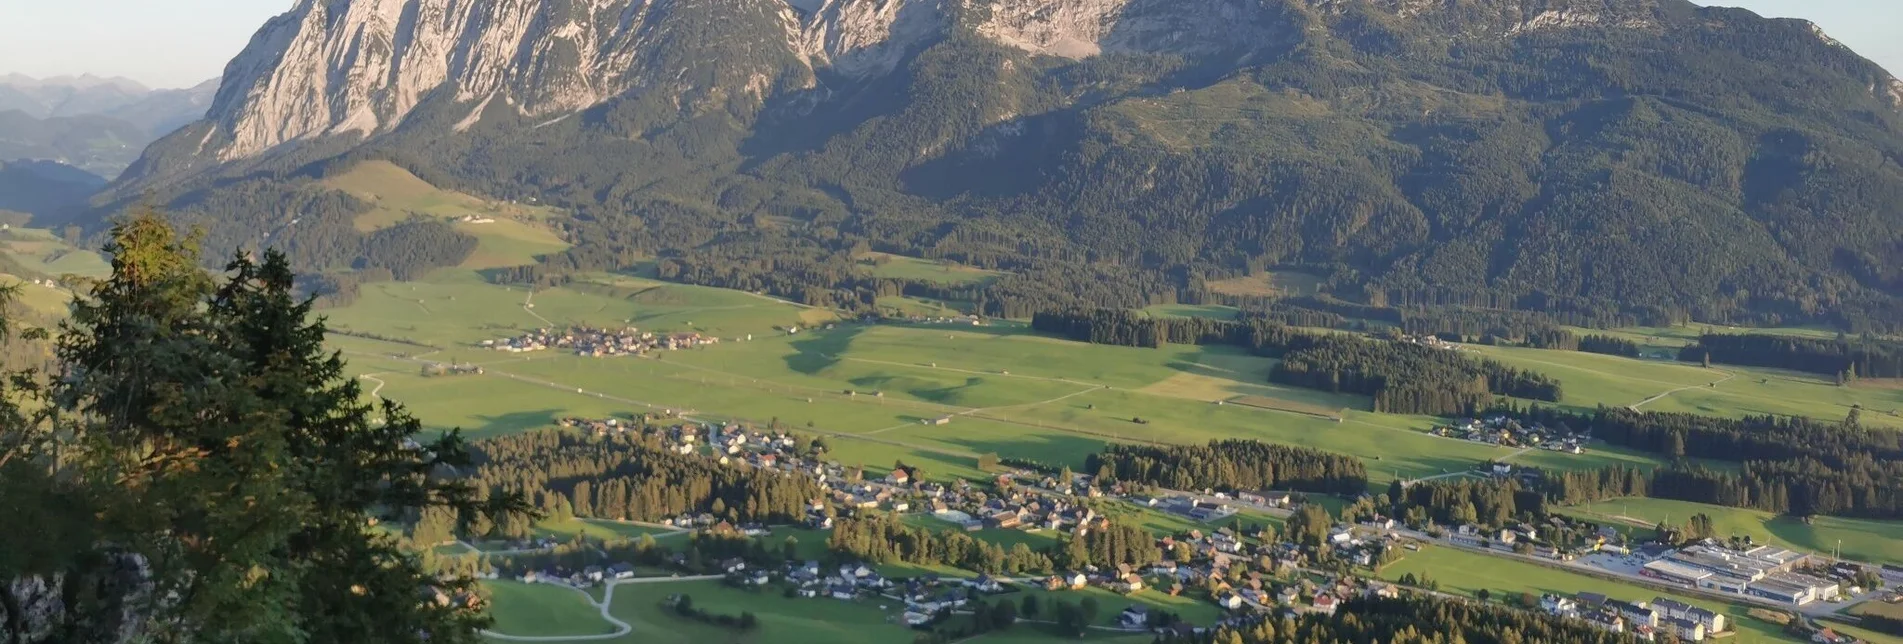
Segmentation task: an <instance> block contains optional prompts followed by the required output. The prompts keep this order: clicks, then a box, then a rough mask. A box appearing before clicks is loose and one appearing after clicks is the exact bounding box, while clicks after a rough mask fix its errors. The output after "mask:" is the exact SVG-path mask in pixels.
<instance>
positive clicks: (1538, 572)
mask: <svg viewBox="0 0 1903 644" xmlns="http://www.w3.org/2000/svg"><path fill="white" fill-rule="evenodd" d="M1409 573H1412V574H1414V575H1415V576H1417V577H1418V576H1421V575H1425V576H1427V577H1428V578H1429V579H1433V580H1434V581H1437V582H1440V590H1441V592H1444V593H1452V594H1456V595H1465V596H1468V597H1474V596H1475V594H1476V593H1477V592H1479V591H1481V590H1486V591H1487V592H1488V593H1490V595H1491V596H1492V600H1493V601H1501V600H1504V599H1507V598H1514V597H1519V596H1520V594H1521V593H1532V594H1533V595H1534V596H1535V597H1538V596H1539V595H1540V594H1542V593H1555V594H1560V595H1566V596H1572V595H1574V594H1576V593H1580V592H1595V593H1601V594H1604V595H1606V596H1607V597H1611V598H1615V599H1623V600H1626V601H1648V602H1649V601H1651V600H1652V598H1653V597H1667V598H1671V599H1676V600H1679V601H1683V602H1686V603H1689V604H1692V605H1694V606H1700V607H1703V608H1706V609H1709V610H1713V611H1717V612H1720V613H1724V614H1725V615H1726V616H1727V617H1729V618H1730V620H1729V621H1731V622H1732V623H1733V624H1735V625H1736V626H1734V628H1735V629H1736V630H1737V631H1738V635H1737V637H1736V638H1734V639H1731V640H1727V641H1731V642H1737V643H1738V644H1760V643H1772V642H1796V641H1800V640H1796V639H1794V638H1791V637H1789V636H1786V635H1784V634H1783V633H1782V632H1780V631H1779V629H1778V627H1776V626H1774V625H1771V624H1768V623H1765V622H1761V621H1758V620H1756V619H1753V618H1751V617H1750V616H1748V615H1746V614H1745V613H1746V611H1747V610H1749V607H1748V606H1747V605H1744V604H1731V603H1726V602H1719V601H1712V600H1707V599H1700V598H1696V597H1686V596H1681V595H1675V594H1673V593H1668V592H1661V591H1657V590H1653V589H1651V588H1648V587H1645V586H1640V585H1637V584H1629V583H1625V582H1620V581H1613V580H1607V579H1600V578H1597V577H1592V576H1588V575H1584V574H1579V573H1573V572H1568V571H1565V570H1557V569H1553V568H1547V567H1545V566H1540V565H1536V564H1531V563H1526V562H1523V561H1518V560H1512V559H1505V558H1501V557H1491V556H1487V555H1482V554H1476V553H1472V552H1466V551H1463V550H1458V549H1455V548H1451V547H1447V546H1439V545H1436V546H1429V547H1427V548H1425V549H1422V550H1421V551H1419V552H1411V553H1408V555H1407V556H1406V557H1404V558H1402V559H1401V560H1399V561H1396V562H1394V563H1392V564H1389V565H1387V566H1385V567H1383V568H1382V569H1381V571H1380V573H1379V577H1380V578H1382V579H1386V580H1390V581H1393V580H1398V579H1400V578H1401V577H1402V576H1403V575H1407V574H1409Z"/></svg>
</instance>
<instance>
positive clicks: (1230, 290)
mask: <svg viewBox="0 0 1903 644" xmlns="http://www.w3.org/2000/svg"><path fill="white" fill-rule="evenodd" d="M1321 282H1322V279H1321V278H1319V277H1316V276H1314V275H1309V274H1307V273H1297V272H1294V271H1269V272H1265V273H1258V274H1255V275H1251V276H1248V277H1232V278H1229V279H1226V280H1215V281H1212V282H1209V283H1208V284H1207V285H1206V286H1208V287H1209V290H1210V291H1213V292H1216V293H1221V294H1223V295H1240V296H1252V297H1280V296H1301V295H1314V294H1315V292H1316V291H1317V290H1319V287H1320V285H1321Z"/></svg>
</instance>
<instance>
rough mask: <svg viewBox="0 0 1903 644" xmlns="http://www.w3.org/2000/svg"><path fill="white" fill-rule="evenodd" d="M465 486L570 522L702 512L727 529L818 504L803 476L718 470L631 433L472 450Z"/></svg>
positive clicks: (508, 441)
mask: <svg viewBox="0 0 1903 644" xmlns="http://www.w3.org/2000/svg"><path fill="white" fill-rule="evenodd" d="M474 452H475V459H474V461H475V469H474V472H473V474H472V475H471V476H470V479H471V482H472V483H473V484H475V485H477V486H478V487H480V488H483V489H487V490H489V491H491V492H492V493H502V492H510V493H519V494H521V495H522V496H524V497H527V498H529V499H531V500H532V502H534V503H535V504H537V505H538V506H539V507H542V508H544V509H551V510H555V511H557V512H560V511H561V510H562V509H568V510H570V511H571V512H572V514H573V515H574V516H580V517H594V518H603V519H623V520H635V521H659V520H662V519H668V518H673V517H676V516H680V515H681V514H684V513H701V512H707V513H711V514H713V515H715V516H716V517H718V518H721V519H725V520H730V521H735V522H742V521H745V522H763V523H797V522H799V521H800V520H802V519H803V518H805V516H806V509H807V507H809V506H808V504H810V503H811V502H812V501H814V500H816V499H821V498H823V497H824V491H823V490H822V489H821V488H820V487H819V483H818V481H816V480H815V479H813V477H811V476H803V475H795V474H791V473H786V472H781V471H779V470H770V469H761V468H736V467H726V466H722V465H720V464H718V463H716V462H714V461H711V460H708V459H706V458H704V457H701V456H698V455H681V454H676V453H673V452H669V451H666V450H663V449H661V446H660V443H659V439H658V438H657V437H655V436H654V435H652V434H648V435H642V434H641V433H639V432H633V431H631V432H628V433H625V434H613V435H607V436H591V435H587V434H583V433H581V432H577V431H571V430H549V431H538V432H529V433H526V434H518V435H514V436H506V437H501V438H493V439H489V440H485V441H482V442H480V443H477V444H475V445H474Z"/></svg>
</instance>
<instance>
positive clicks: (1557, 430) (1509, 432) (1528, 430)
mask: <svg viewBox="0 0 1903 644" xmlns="http://www.w3.org/2000/svg"><path fill="white" fill-rule="evenodd" d="M1431 433H1433V434H1434V435H1436V436H1444V437H1447V438H1458V439H1462V440H1469V441H1473V442H1476V443H1485V444H1488V445H1499V446H1502V447H1534V448H1539V449H1543V450H1548V451H1554V452H1565V453H1568V454H1584V453H1586V443H1588V442H1590V441H1591V440H1592V434H1591V433H1589V432H1574V431H1572V430H1570V429H1567V428H1564V427H1547V426H1545V425H1541V424H1539V423H1532V424H1530V425H1522V424H1520V421H1517V420H1513V419H1511V418H1507V417H1505V416H1493V417H1491V418H1487V419H1485V420H1481V419H1475V418H1467V419H1462V420H1460V421H1459V422H1456V423H1454V424H1452V425H1441V426H1437V427H1435V428H1434V429H1433V430H1432V431H1431Z"/></svg>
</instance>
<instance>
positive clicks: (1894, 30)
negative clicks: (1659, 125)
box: [0, 0, 1903, 87]
mask: <svg viewBox="0 0 1903 644" xmlns="http://www.w3.org/2000/svg"><path fill="white" fill-rule="evenodd" d="M1700 1H1701V3H1703V4H1720V5H1734V6H1743V7H1746V8H1748V9H1751V10H1753V11H1756V12H1758V13H1760V14H1763V15H1766V16H1779V17H1796V18H1808V19H1810V20H1812V21H1815V22H1817V23H1818V24H1820V25H1823V27H1824V30H1825V31H1826V32H1827V33H1829V34H1830V35H1831V36H1832V37H1835V38H1836V39H1838V40H1840V41H1842V42H1844V43H1845V44H1847V45H1849V46H1850V47H1851V48H1852V49H1855V50H1856V51H1857V52H1858V53H1861V54H1863V55H1864V56H1865V57H1868V58H1870V59H1871V60H1875V61H1877V62H1878V63H1881V64H1883V65H1884V66H1885V67H1887V68H1889V69H1890V71H1892V72H1896V73H1903V0H1700ZM291 4H292V2H291V0H0V74H4V73H7V72H17V73H23V74H27V75H31V76H52V75H60V74H79V73H83V72H91V73H94V74H99V75H102V76H125V77H127V78H131V79H133V80H136V81H139V82H142V83H145V84H148V85H153V86H156V87H182V86H186V85H191V84H194V83H197V82H199V81H202V80H205V79H208V78H214V77H216V76H218V75H219V74H220V73H222V72H223V71H224V68H225V62H226V61H229V60H231V57H232V56H234V55H236V54H237V53H238V51H239V50H240V49H243V48H244V45H245V42H247V41H248V40H250V38H251V34H252V32H254V31H256V30H257V28H258V26H259V25H262V24H264V21H265V19H266V18H269V17H271V16H273V15H276V14H278V13H281V12H283V11H284V10H286V9H288V8H290V6H291Z"/></svg>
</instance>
